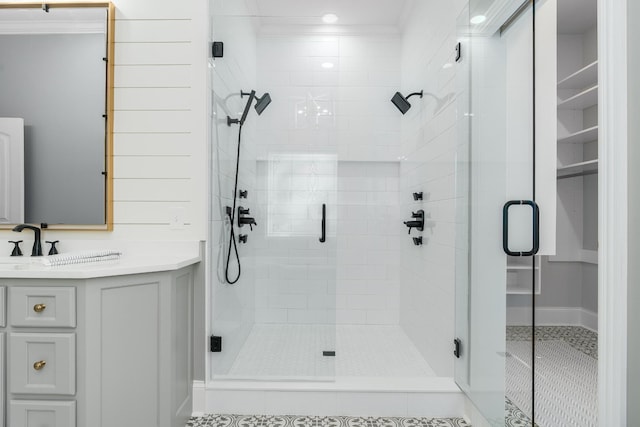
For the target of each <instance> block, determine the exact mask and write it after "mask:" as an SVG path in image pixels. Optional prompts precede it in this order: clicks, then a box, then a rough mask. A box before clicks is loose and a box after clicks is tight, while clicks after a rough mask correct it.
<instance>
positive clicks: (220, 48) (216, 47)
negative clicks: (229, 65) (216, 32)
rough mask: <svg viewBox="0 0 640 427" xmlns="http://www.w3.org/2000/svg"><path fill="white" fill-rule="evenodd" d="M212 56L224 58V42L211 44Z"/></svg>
mask: <svg viewBox="0 0 640 427" xmlns="http://www.w3.org/2000/svg"><path fill="white" fill-rule="evenodd" d="M211 56H212V57H213V58H222V57H223V56H224V43H223V42H213V43H212V44H211Z"/></svg>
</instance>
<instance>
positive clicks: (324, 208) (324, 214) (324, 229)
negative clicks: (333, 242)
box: [320, 203, 327, 243]
mask: <svg viewBox="0 0 640 427" xmlns="http://www.w3.org/2000/svg"><path fill="white" fill-rule="evenodd" d="M326 241H327V205H326V204H324V203H323V204H322V236H321V237H320V243H324V242H326Z"/></svg>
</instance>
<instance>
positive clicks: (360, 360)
mask: <svg viewBox="0 0 640 427" xmlns="http://www.w3.org/2000/svg"><path fill="white" fill-rule="evenodd" d="M324 351H335V352H336V355H335V357H331V356H323V352H324ZM334 375H335V376H339V377H431V376H435V373H434V372H433V370H432V369H431V367H430V366H429V364H428V363H427V362H426V361H425V360H424V358H423V357H422V356H421V354H420V353H419V352H418V350H417V348H416V347H415V346H414V345H413V343H412V342H411V341H410V340H409V338H408V337H407V336H406V335H405V334H404V332H403V331H402V329H401V328H400V327H399V326H373V325H338V326H333V325H290V324H258V325H255V326H254V327H253V330H252V331H251V333H250V334H249V337H248V338H247V341H246V342H245V344H244V346H243V348H242V349H241V350H240V353H239V354H238V357H237V358H236V360H235V362H234V364H233V366H232V367H231V369H230V371H229V376H230V377H242V378H256V377H258V378H264V377H267V378H281V379H287V378H293V377H295V378H301V377H302V378H305V377H309V378H318V377H332V376H334Z"/></svg>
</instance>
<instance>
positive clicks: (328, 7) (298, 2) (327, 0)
mask: <svg viewBox="0 0 640 427" xmlns="http://www.w3.org/2000/svg"><path fill="white" fill-rule="evenodd" d="M247 3H248V4H249V7H250V8H251V9H253V11H254V13H255V14H256V15H257V16H259V20H260V25H261V26H263V27H264V26H316V27H326V26H327V24H325V23H323V22H322V20H321V17H322V15H324V14H326V13H334V14H336V15H337V16H338V18H339V20H338V22H337V23H336V24H334V27H351V26H379V27H395V28H399V26H400V24H401V23H402V21H403V16H404V14H405V8H406V7H407V5H408V3H411V0H249V1H247Z"/></svg>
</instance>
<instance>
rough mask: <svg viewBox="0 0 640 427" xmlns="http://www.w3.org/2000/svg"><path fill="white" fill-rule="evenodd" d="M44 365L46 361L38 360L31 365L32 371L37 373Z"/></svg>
mask: <svg viewBox="0 0 640 427" xmlns="http://www.w3.org/2000/svg"><path fill="white" fill-rule="evenodd" d="M46 364H47V362H46V361H44V360H40V361H38V362H36V363H34V364H33V369H35V370H36V371H39V370H40V369H42V368H44V365H46Z"/></svg>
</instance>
